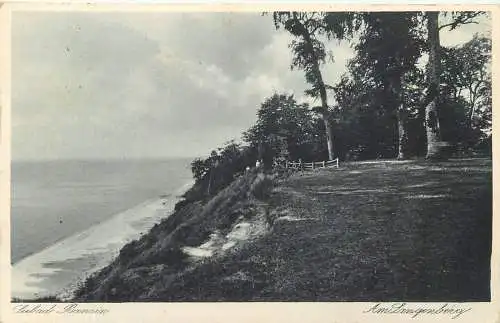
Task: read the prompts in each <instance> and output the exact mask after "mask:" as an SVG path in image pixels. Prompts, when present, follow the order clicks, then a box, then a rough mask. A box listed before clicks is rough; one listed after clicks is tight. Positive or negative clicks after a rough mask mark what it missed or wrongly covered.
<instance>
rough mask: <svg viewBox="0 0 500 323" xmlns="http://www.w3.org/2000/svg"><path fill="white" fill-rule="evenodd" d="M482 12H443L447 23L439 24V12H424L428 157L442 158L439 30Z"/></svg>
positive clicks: (468, 21)
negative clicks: (427, 49)
mask: <svg viewBox="0 0 500 323" xmlns="http://www.w3.org/2000/svg"><path fill="white" fill-rule="evenodd" d="M481 14H483V13H482V12H452V13H451V14H445V15H446V16H448V17H451V21H450V22H449V23H446V24H443V25H441V26H440V25H439V12H438V11H428V12H425V18H426V21H427V42H428V48H429V62H428V65H427V79H428V80H427V82H428V87H427V89H428V91H427V99H426V105H425V128H426V134H427V155H426V158H428V159H440V158H443V157H444V156H443V149H442V148H443V145H442V143H441V134H440V130H439V105H440V103H441V100H442V94H441V88H440V73H441V58H440V55H441V46H440V40H439V31H440V30H442V29H444V28H449V29H450V30H453V29H455V28H457V27H459V26H461V25H464V24H469V23H475V21H474V19H475V18H476V17H478V16H479V15H481Z"/></svg>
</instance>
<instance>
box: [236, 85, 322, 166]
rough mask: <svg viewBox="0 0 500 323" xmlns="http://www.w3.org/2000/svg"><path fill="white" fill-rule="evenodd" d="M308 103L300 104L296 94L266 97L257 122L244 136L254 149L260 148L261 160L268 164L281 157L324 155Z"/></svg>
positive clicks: (293, 158)
mask: <svg viewBox="0 0 500 323" xmlns="http://www.w3.org/2000/svg"><path fill="white" fill-rule="evenodd" d="M318 130H319V129H318V127H317V124H316V123H315V118H314V117H313V115H312V113H311V111H310V110H309V107H308V105H307V104H298V103H297V101H296V100H295V99H294V97H293V95H285V94H277V93H275V94H274V95H272V96H271V97H269V98H267V99H266V100H265V101H264V102H263V103H262V104H261V107H260V109H259V110H258V112H257V122H256V123H255V125H253V126H252V127H250V129H248V130H247V131H246V132H244V134H243V139H244V140H245V141H246V142H247V143H249V144H250V145H251V146H254V147H261V148H262V151H261V155H262V156H261V158H263V159H264V160H265V164H269V162H271V161H272V159H273V158H275V157H277V156H279V155H281V156H282V157H286V158H289V159H292V160H297V159H299V158H301V159H303V160H310V159H314V158H315V157H317V156H321V155H322V153H321V150H320V149H318V146H319V145H320V142H321V138H320V137H321V135H320V133H319V131H318Z"/></svg>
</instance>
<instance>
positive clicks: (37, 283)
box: [11, 181, 193, 299]
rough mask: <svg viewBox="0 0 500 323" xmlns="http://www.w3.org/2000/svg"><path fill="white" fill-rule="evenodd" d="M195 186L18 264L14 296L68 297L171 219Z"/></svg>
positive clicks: (116, 217)
mask: <svg viewBox="0 0 500 323" xmlns="http://www.w3.org/2000/svg"><path fill="white" fill-rule="evenodd" d="M192 185H193V181H189V182H187V183H185V184H184V185H183V186H181V187H180V188H179V189H177V190H175V191H174V192H173V194H171V195H168V196H164V197H160V198H155V199H150V200H147V201H145V202H143V203H140V204H138V205H136V206H134V207H132V208H130V209H128V210H125V211H123V212H120V213H118V214H116V215H114V216H112V217H111V218H109V219H107V220H105V221H103V222H101V223H98V224H96V225H94V226H92V227H90V228H88V229H86V230H84V231H82V232H79V233H76V234H74V235H72V236H70V237H68V238H65V239H64V240H61V241H59V242H57V243H56V244H54V245H51V246H49V247H47V248H45V249H43V250H41V251H39V252H37V253H35V254H32V255H30V256H28V257H26V258H24V259H22V260H20V261H19V262H17V263H15V264H14V265H13V267H12V273H11V278H12V280H11V287H12V290H11V296H12V297H14V298H19V299H33V298H39V297H44V296H53V295H60V296H62V297H64V296H68V294H70V293H71V291H72V290H73V289H74V288H75V287H76V286H77V284H78V283H79V282H80V281H82V280H83V279H85V278H86V277H87V276H89V275H91V274H92V273H94V272H96V271H98V270H99V269H101V268H103V267H105V266H106V265H108V264H109V263H110V262H111V261H112V260H113V259H114V258H115V257H116V256H117V255H118V253H119V251H120V249H121V248H122V247H123V246H124V245H125V244H127V243H128V242H130V241H132V240H135V239H137V238H139V237H140V236H141V235H142V234H145V233H147V232H148V231H149V230H150V229H151V228H152V227H153V226H154V224H155V223H158V222H159V221H160V220H161V219H163V218H165V217H167V216H169V215H170V214H171V213H172V211H173V209H174V206H175V203H176V202H177V201H178V200H179V199H180V197H181V196H182V194H184V193H185V192H186V191H187V190H188V189H189V188H190V187H191V186H192Z"/></svg>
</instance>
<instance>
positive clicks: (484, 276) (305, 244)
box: [73, 159, 492, 302]
mask: <svg viewBox="0 0 500 323" xmlns="http://www.w3.org/2000/svg"><path fill="white" fill-rule="evenodd" d="M450 187H453V189H450ZM195 191H196V185H195V186H194V187H193V189H192V190H191V191H190V192H188V193H187V194H186V196H185V197H186V198H185V200H184V201H183V202H181V203H179V204H178V206H177V208H176V209H177V210H176V211H175V212H174V213H173V214H172V215H171V216H169V217H168V218H166V219H165V220H164V221H162V222H161V223H159V224H158V225H156V226H155V227H154V228H153V229H152V230H151V231H150V232H149V233H148V234H146V235H144V236H143V237H142V238H141V239H139V240H137V241H134V242H131V243H129V244H128V245H126V246H125V247H124V248H123V249H122V250H121V252H120V255H119V256H118V257H117V258H116V259H115V260H114V261H113V263H111V264H110V265H109V266H107V267H106V268H104V269H103V270H101V271H100V272H98V273H97V274H95V275H94V276H93V277H91V278H90V279H88V280H87V281H86V282H85V283H84V284H82V285H81V287H80V288H79V289H78V290H77V292H76V294H75V298H74V300H73V301H78V302H93V301H94V302H114V301H116V302H126V301H142V302H147V301H155V302H161V301H165V302H169V301H198V302H199V301H277V300H279V301H346V300H347V301H374V300H376V301H381V300H383V301H396V300H397V301H487V300H490V299H491V297H490V255H491V221H492V178H491V161H489V160H485V159H471V160H456V161H450V162H436V163H429V162H425V161H405V162H398V161H373V162H366V163H363V162H360V163H348V164H343V165H342V167H341V168H340V169H336V168H335V169H328V168H327V169H316V170H314V171H309V172H297V173H295V174H292V175H291V176H287V177H274V176H269V175H265V174H263V173H261V172H258V171H255V170H254V171H251V172H247V173H245V174H243V175H240V176H239V177H237V178H235V179H234V181H233V182H232V183H230V184H229V185H228V186H226V187H225V188H223V189H221V190H220V191H219V192H218V193H216V194H214V195H212V196H209V197H205V198H201V199H192V198H190V197H189V196H190V195H193V194H194V192H195ZM194 195H197V194H194ZM457 281H460V284H457V283H456V282H457Z"/></svg>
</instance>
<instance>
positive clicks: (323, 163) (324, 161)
mask: <svg viewBox="0 0 500 323" xmlns="http://www.w3.org/2000/svg"><path fill="white" fill-rule="evenodd" d="M325 167H326V165H325V161H324V160H323V168H325Z"/></svg>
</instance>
